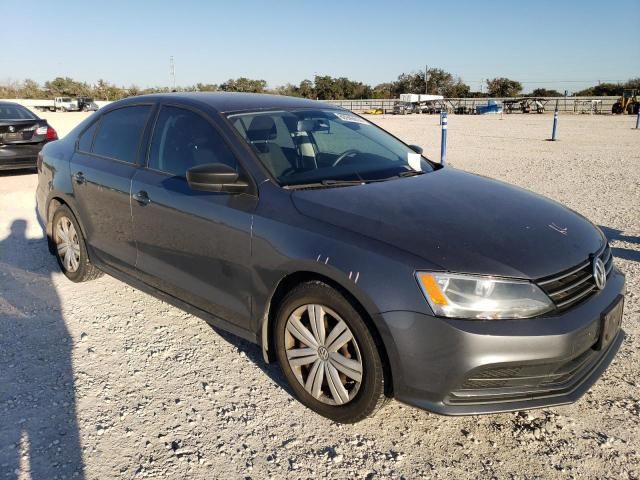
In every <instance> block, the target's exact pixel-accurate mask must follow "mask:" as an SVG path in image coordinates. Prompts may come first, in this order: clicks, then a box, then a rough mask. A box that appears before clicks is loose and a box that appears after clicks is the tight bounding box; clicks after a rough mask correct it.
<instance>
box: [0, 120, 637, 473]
mask: <svg viewBox="0 0 640 480" xmlns="http://www.w3.org/2000/svg"><path fill="white" fill-rule="evenodd" d="M45 116H46V117H47V118H48V119H49V120H50V122H51V123H52V125H53V126H54V127H55V128H57V129H58V131H59V132H60V133H61V134H64V133H66V132H67V131H68V130H69V129H70V128H72V126H73V125H74V124H75V122H77V121H78V119H80V118H83V117H84V114H76V113H67V114H47V115H45ZM373 119H374V120H375V121H377V122H379V123H380V124H381V125H382V126H384V127H385V128H387V129H389V130H391V131H392V132H394V133H395V134H396V135H398V136H399V137H401V138H403V139H405V140H406V141H408V142H409V143H418V144H421V145H423V146H424V147H425V151H426V153H427V155H429V156H431V157H432V158H436V159H437V158H438V157H439V127H438V118H437V117H436V116H425V115H423V116H408V117H387V118H382V117H374V118H373ZM449 123H450V130H449V152H448V158H449V161H450V163H451V164H452V165H454V166H455V167H457V168H462V169H465V170H470V171H473V172H478V173H481V174H483V175H487V176H490V177H495V178H499V179H502V180H506V181H509V182H512V183H515V184H518V185H520V186H523V187H525V188H529V189H531V190H534V191H536V192H539V193H542V194H544V195H547V196H549V197H552V198H554V199H556V200H559V201H561V202H563V203H565V204H567V205H568V206H569V207H571V208H573V209H575V210H577V211H578V212H580V213H583V214H585V215H586V216H587V217H589V218H590V219H591V220H593V221H594V222H595V223H597V224H599V225H601V226H603V227H604V230H605V232H606V233H607V235H608V236H609V238H610V239H611V244H612V247H613V252H614V254H615V256H616V263H617V265H618V266H619V267H620V268H621V269H622V270H624V271H625V272H626V274H627V282H628V296H627V300H626V302H627V303H626V308H625V316H624V320H623V327H624V329H625V331H626V332H627V339H626V341H625V343H624V345H623V347H622V349H621V351H620V353H619V355H618V357H617V359H616V361H615V362H614V363H613V364H612V365H611V367H610V368H609V369H608V371H607V372H606V374H605V376H604V377H603V378H602V379H601V380H600V381H599V382H598V383H597V384H596V385H595V386H594V387H593V388H592V389H591V391H589V392H588V393H587V394H586V395H585V396H584V397H583V398H582V399H581V400H580V401H579V402H577V403H576V404H574V405H570V406H564V407H559V408H550V409H544V410H537V411H531V412H525V413H513V414H502V415H490V416H478V417H463V418H447V417H440V416H436V415H432V414H429V413H426V412H423V411H420V410H416V409H413V408H410V407H407V406H404V405H401V404H400V403H398V402H392V403H391V404H390V405H389V406H388V407H387V408H385V409H384V410H383V411H382V412H380V413H379V414H378V415H377V416H376V417H374V418H372V419H369V420H367V421H364V422H362V423H360V424H357V425H352V426H341V425H336V424H333V423H331V422H329V421H327V420H325V419H323V418H321V417H318V416H316V415H315V414H313V413H311V412H310V411H308V410H306V409H305V408H304V407H303V406H302V405H300V404H299V403H298V402H297V401H296V400H295V399H293V398H292V397H291V395H290V393H289V392H288V390H287V389H286V388H283V377H282V376H281V374H280V371H279V369H278V367H277V366H276V365H265V364H263V362H262V360H261V354H260V351H259V349H258V348H257V347H255V346H253V345H250V344H248V343H246V342H244V341H241V340H238V339H237V338H235V337H233V336H231V335H227V334H224V333H220V332H216V331H214V330H213V329H212V328H210V327H209V326H208V325H207V324H206V323H204V322H203V321H201V320H199V319H198V318H195V317H192V316H190V315H188V314H186V313H184V312H182V311H180V310H178V309H176V308H173V307H171V306H169V305H167V304H165V303H163V302H161V301H159V300H156V299H154V298H152V297H150V296H148V295H145V294H143V293H141V292H138V291H136V290H134V289H132V288H130V287H128V286H127V285H125V284H123V283H121V282H119V281H116V280H114V279H112V278H110V277H107V276H105V277H103V278H101V279H99V280H97V281H94V282H89V283H86V284H81V285H76V284H72V283H70V282H69V281H67V280H66V279H65V277H64V276H63V275H62V274H61V273H59V271H58V268H57V265H56V263H55V261H54V259H53V258H52V257H50V256H49V255H48V254H47V251H46V245H45V242H44V240H43V239H42V232H41V230H40V228H39V226H38V224H37V222H36V219H35V216H34V198H33V194H34V193H33V192H34V187H35V183H36V177H35V175H31V174H3V175H0V479H4V478H16V477H17V478H21V479H22V478H30V477H31V478H47V479H53V478H92V479H93V478H100V479H102V478H137V477H157V478H186V477H188V478H195V479H205V478H247V477H251V478H266V477H273V478H282V477H290V478H325V477H327V478H381V477H393V478H403V477H404V478H417V477H424V478H478V477H480V478H493V477H496V478H596V477H597V478H615V479H621V478H622V479H626V478H638V477H639V476H640V440H639V438H640V391H639V389H638V382H639V380H638V378H639V373H640V371H639V367H638V360H639V359H640V352H639V350H640V337H639V333H640V332H639V323H640V149H639V148H638V146H639V145H640V131H638V130H633V129H632V128H631V127H633V126H634V123H635V119H632V118H630V117H618V118H613V117H588V116H563V117H561V119H560V128H559V135H560V137H559V138H560V141H558V142H555V143H552V142H547V141H545V139H546V138H548V137H549V136H550V133H551V117H550V116H536V115H514V116H506V115H505V117H504V120H500V119H499V117H456V116H451V117H450V122H449Z"/></svg>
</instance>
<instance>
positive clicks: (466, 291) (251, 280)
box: [37, 93, 625, 422]
mask: <svg viewBox="0 0 640 480" xmlns="http://www.w3.org/2000/svg"><path fill="white" fill-rule="evenodd" d="M420 152H421V149H420V148H419V147H417V146H410V145H406V144H404V143H403V142H401V141H400V140H398V139H397V138H395V137H393V136H392V135H390V134H389V133H387V132H385V131H384V130H382V129H380V128H378V127H377V126H375V125H373V124H371V123H369V122H368V121H367V120H365V119H363V118H361V117H359V116H357V115H355V114H353V113H351V112H349V111H345V110H342V109H340V108H337V107H335V106H333V105H329V104H325V103H319V102H315V101H310V100H303V99H295V98H288V97H281V96H267V95H253V94H233V93H213V94H207V93H189V94H167V95H151V96H142V97H135V98H130V99H126V100H122V101H119V102H115V103H112V104H110V105H109V106H107V107H105V108H103V109H101V110H100V111H99V112H98V113H97V114H96V115H93V116H92V117H90V118H88V119H86V120H85V121H84V122H82V123H81V124H80V125H79V126H78V127H77V128H75V129H74V130H73V131H72V132H71V133H70V134H69V135H67V136H66V137H65V138H64V139H63V140H61V141H58V142H54V143H51V144H49V145H47V146H46V147H45V148H44V150H43V160H42V163H41V165H39V184H38V189H37V204H38V212H39V216H40V218H41V219H42V221H43V224H44V225H45V226H46V232H47V237H48V238H49V242H50V247H51V250H52V252H53V253H55V254H56V255H57V258H58V260H59V263H60V266H61V268H62V270H63V271H64V273H65V274H66V276H67V277H68V278H69V279H71V280H72V281H75V282H80V281H85V280H90V279H94V278H96V277H98V276H99V275H100V274H101V273H102V272H107V273H108V274H110V275H113V276H115V277H117V278H119V279H122V280H124V281H125V282H128V283H130V284H131V285H134V286H136V287H138V288H140V289H142V290H145V291H147V292H151V293H153V294H155V295H156V296H158V297H160V298H162V299H164V300H166V301H168V302H171V303H173V304H174V305H178V306H180V307H182V308H184V309H185V310H187V311H189V312H192V313H194V314H196V315H199V316H201V317H203V318H205V319H207V320H208V321H209V322H211V323H212V324H214V325H216V326H219V327H221V328H223V329H226V330H228V331H230V332H233V333H234V334H236V335H238V336H240V337H242V338H245V339H249V340H250V341H252V342H255V343H257V344H259V345H261V348H262V351H263V354H264V358H265V360H267V361H269V360H272V359H277V360H278V361H279V362H280V364H281V366H282V369H283V372H284V375H285V376H286V378H287V380H288V381H289V383H290V385H291V388H292V390H293V391H294V392H295V394H296V395H297V396H298V398H299V399H300V400H301V401H302V402H303V403H304V404H305V405H307V406H308V407H310V408H311V409H313V410H315V411H316V412H319V413H320V414H322V415H325V416H327V417H329V418H331V419H334V420H336V421H340V422H355V421H358V420H360V419H362V418H364V417H366V416H367V415H370V414H372V413H373V412H375V411H376V410H377V409H378V408H379V407H380V406H381V405H382V404H383V403H384V400H385V399H386V398H389V397H395V398H397V399H398V400H400V401H403V402H406V403H408V404H411V405H415V406H418V407H421V408H425V409H427V410H430V411H433V412H437V413H442V414H451V415H460V414H476V413H491V412H500V411H510V410H520V409H526V408H533V407H542V406H549V405H557V404H564V403H569V402H572V401H575V400H576V399H578V398H579V397H580V396H581V395H582V394H583V393H584V392H585V391H586V390H587V389H588V388H589V387H590V386H591V385H592V384H593V382H595V381H596V379H597V378H598V377H599V376H600V375H601V374H602V372H603V371H604V369H605V368H606V367H607V365H608V364H609V363H610V362H611V360H612V358H613V357H614V355H615V354H616V352H617V350H618V348H619V346H620V344H621V342H622V339H623V337H624V333H623V331H622V330H621V328H620V324H621V320H622V309H623V295H624V292H625V279H624V275H623V274H622V273H621V272H620V271H619V270H618V269H617V268H616V266H615V265H614V261H613V256H612V254H611V249H610V248H609V246H608V244H607V240H606V238H605V236H604V235H603V233H602V231H601V230H600V229H599V228H598V227H596V226H594V225H593V224H592V223H591V222H589V221H588V220H586V219H585V218H583V217H582V216H580V215H578V214H577V213H575V212H573V211H571V210H569V209H567V208H565V207H563V206H562V205H560V204H558V203H556V202H554V201H551V200H548V199H546V198H543V197H540V196H538V195H535V194H533V193H531V192H528V191H526V190H522V189H520V188H516V187H514V186H511V185H507V184H505V183H501V182H498V181H494V180H490V179H488V178H484V177H481V176H477V175H472V174H470V173H465V172H462V171H459V170H456V169H454V168H449V167H447V168H443V167H442V166H441V165H438V164H437V163H433V162H431V161H429V160H428V159H426V158H425V157H424V156H422V155H421V153H420Z"/></svg>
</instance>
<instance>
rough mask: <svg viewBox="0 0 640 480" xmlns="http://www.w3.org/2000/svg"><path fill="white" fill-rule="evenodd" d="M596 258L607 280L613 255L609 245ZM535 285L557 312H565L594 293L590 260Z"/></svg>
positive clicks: (594, 285)
mask: <svg viewBox="0 0 640 480" xmlns="http://www.w3.org/2000/svg"><path fill="white" fill-rule="evenodd" d="M596 256H599V257H600V259H601V260H602V262H603V263H604V266H605V271H606V272H607V278H608V277H609V275H610V274H611V269H612V268H613V255H611V248H609V245H608V244H607V245H605V246H604V248H603V249H601V250H600V251H599V252H598V253H597V254H596ZM537 284H538V285H539V286H540V287H541V288H542V289H543V290H544V291H545V293H546V294H547V295H549V297H550V298H551V300H553V302H554V303H555V305H556V307H557V308H558V309H559V310H566V309H567V308H570V307H572V306H573V305H575V304H577V303H578V302H580V301H582V300H584V299H586V298H587V297H588V296H589V295H591V294H592V293H593V292H594V291H595V289H596V284H595V280H594V279H593V267H592V260H591V259H589V260H586V261H585V262H584V263H582V264H580V265H578V266H576V267H574V268H571V269H569V270H566V271H564V272H562V273H560V274H558V275H554V276H552V277H546V278H543V279H541V280H540V281H538V282H537Z"/></svg>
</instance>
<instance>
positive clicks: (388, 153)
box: [228, 109, 433, 186]
mask: <svg viewBox="0 0 640 480" xmlns="http://www.w3.org/2000/svg"><path fill="white" fill-rule="evenodd" d="M228 118H229V121H230V122H231V123H232V125H233V126H234V127H235V128H236V130H238V132H239V133H240V135H241V136H242V137H243V138H244V139H245V140H246V141H247V143H249V145H250V146H251V147H252V148H253V150H254V151H255V152H256V154H257V156H258V158H259V159H260V161H261V162H262V163H263V164H264V166H265V167H266V168H267V169H268V170H269V172H270V173H271V175H273V177H275V178H276V179H277V180H278V182H279V183H280V184H281V185H283V186H286V185H291V186H294V185H303V184H315V183H322V182H325V183H334V182H340V181H362V182H369V181H380V180H385V179H389V178H397V177H399V176H408V175H414V174H419V173H420V172H430V171H432V170H433V167H432V166H431V164H430V163H429V162H428V161H427V160H426V159H424V158H423V157H422V156H421V155H419V154H417V153H415V152H414V151H413V150H411V149H409V148H408V147H407V146H406V145H405V144H403V143H402V142H400V141H399V140H397V139H395V138H394V137H392V136H391V135H389V134H388V133H386V132H384V131H383V130H381V129H379V128H378V127H376V126H374V125H372V124H371V123H369V122H368V121H366V120H364V119H363V118H361V117H358V116H357V115H354V114H352V113H350V112H346V111H342V110H306V109H305V110H290V111H273V112H255V113H242V114H234V115H229V117H228Z"/></svg>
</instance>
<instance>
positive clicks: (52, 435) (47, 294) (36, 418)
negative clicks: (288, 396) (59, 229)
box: [0, 220, 84, 479]
mask: <svg viewBox="0 0 640 480" xmlns="http://www.w3.org/2000/svg"><path fill="white" fill-rule="evenodd" d="M26 226H27V222H26V221H25V220H16V221H14V222H13V224H12V225H11V233H10V234H9V236H8V237H7V238H5V239H3V240H0V478H2V479H5V478H9V479H11V478H18V477H20V478H33V479H50V478H51V479H52V478H75V479H83V478H84V465H83V463H82V452H81V448H80V440H79V432H78V424H77V417H76V407H75V391H74V379H73V366H72V363H71V350H72V348H73V343H72V340H71V337H70V335H69V332H68V330H67V327H66V325H65V322H64V318H63V317H62V313H61V307H60V300H59V298H58V295H57V293H56V290H55V288H54V286H53V284H52V282H51V274H52V273H53V272H57V271H59V269H58V266H57V264H56V261H55V259H54V257H53V256H51V255H49V253H48V250H47V245H46V240H45V239H37V240H30V239H27V238H26V237H25V231H26Z"/></svg>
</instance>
